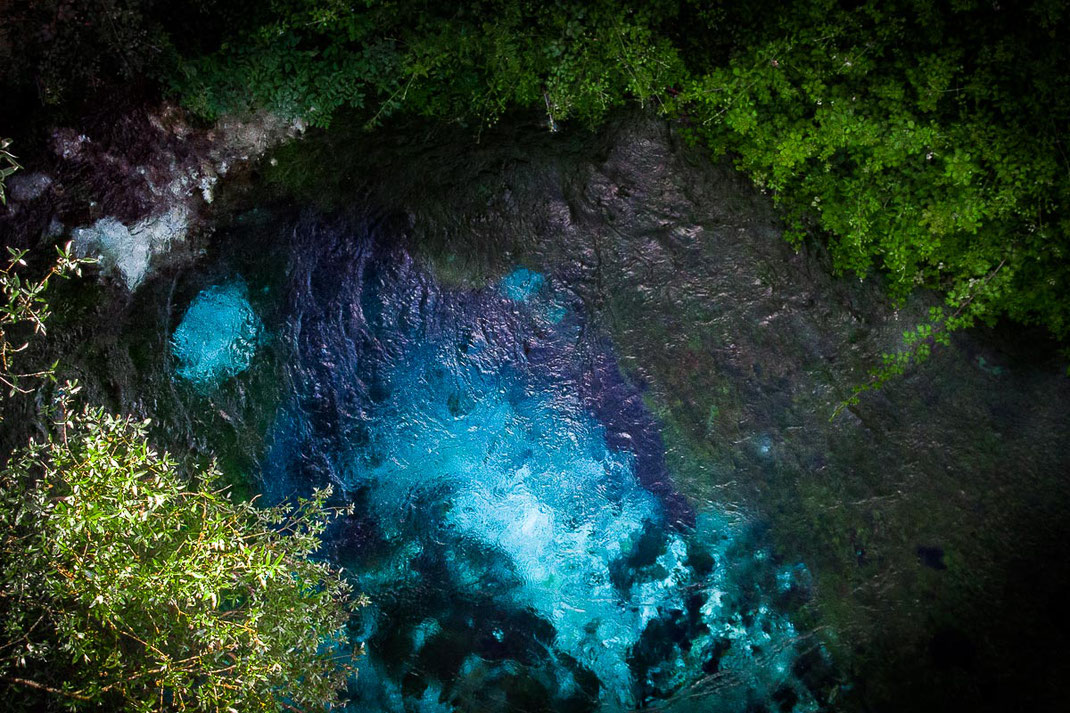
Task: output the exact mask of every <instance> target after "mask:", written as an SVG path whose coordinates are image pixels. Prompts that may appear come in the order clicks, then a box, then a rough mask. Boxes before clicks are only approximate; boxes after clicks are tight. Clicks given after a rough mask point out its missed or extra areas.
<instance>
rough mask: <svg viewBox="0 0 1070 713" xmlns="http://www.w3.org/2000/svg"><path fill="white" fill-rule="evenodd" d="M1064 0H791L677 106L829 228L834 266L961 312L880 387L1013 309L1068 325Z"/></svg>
mask: <svg viewBox="0 0 1070 713" xmlns="http://www.w3.org/2000/svg"><path fill="white" fill-rule="evenodd" d="M1064 13H1065V11H1064V9H1063V7H1062V5H1061V4H1053V3H1047V2H1034V3H1031V4H1030V5H1029V6H1027V7H1019V8H1017V9H1016V10H1015V11H1014V12H1013V13H1012V12H1011V11H1010V10H1009V9H1008V10H1000V9H999V6H998V5H993V4H992V3H980V2H961V3H955V4H952V5H950V6H949V5H947V4H945V3H938V2H931V1H929V0H900V1H899V2H875V1H871V2H866V3H861V4H858V3H839V2H832V1H829V0H826V1H825V2H821V3H792V4H791V5H789V6H786V7H783V8H781V10H780V11H779V12H776V13H771V14H770V16H769V19H770V22H769V23H768V24H767V25H764V26H760V27H758V26H756V27H752V28H750V29H749V32H748V33H747V35H746V39H745V41H744V42H743V44H742V45H741V46H740V47H739V48H738V51H737V53H736V54H735V56H733V57H732V58H731V59H730V60H729V61H728V62H725V63H723V64H722V65H721V66H717V67H715V68H713V69H712V70H710V71H708V72H705V73H703V74H701V75H698V76H696V77H695V78H694V79H692V80H691V81H690V82H689V83H688V84H687V86H686V87H685V89H684V91H683V92H682V93H681V94H680V96H679V97H678V98H677V101H676V107H677V110H678V111H681V112H686V113H687V114H689V115H691V116H692V117H693V119H694V123H693V129H692V135H693V136H695V137H697V138H700V139H701V140H703V141H705V142H706V143H707V144H708V145H709V146H711V147H712V148H714V149H715V151H716V152H718V153H726V154H728V155H730V156H732V157H733V158H734V160H735V162H736V165H737V166H739V167H740V168H741V169H743V170H744V171H746V172H747V173H749V174H750V175H751V176H752V177H753V179H754V181H755V182H756V183H757V184H758V185H759V186H761V187H762V188H763V189H764V190H766V191H768V192H769V193H771V194H772V196H773V197H774V199H775V200H776V201H777V202H778V203H779V204H780V205H781V206H782V207H783V208H784V209H785V212H786V217H787V220H788V223H789V228H790V230H789V237H790V238H791V239H792V240H794V241H795V242H799V241H801V240H802V239H803V237H804V236H805V235H807V234H812V233H813V232H815V231H814V229H815V228H816V229H817V232H819V233H820V234H822V235H825V236H827V237H828V245H829V248H830V251H831V254H832V257H833V261H834V265H835V267H836V268H837V269H838V270H840V271H841V272H853V273H855V274H857V275H859V276H866V275H868V274H871V273H872V272H874V271H878V270H879V272H880V273H881V274H882V275H883V276H884V279H885V281H886V284H887V286H888V289H889V291H890V293H891V295H892V297H893V298H894V299H896V300H902V299H903V298H905V297H906V296H907V295H908V294H909V293H910V292H911V291H912V290H914V289H915V288H916V287H918V286H926V287H933V288H936V289H939V290H941V291H942V292H943V293H944V295H945V296H946V303H947V306H946V308H944V309H938V310H934V311H933V313H932V315H931V323H930V324H928V325H922V326H921V327H920V328H918V329H913V330H911V331H910V332H908V333H907V334H906V335H905V343H904V348H903V350H902V351H901V352H900V353H898V354H893V355H888V357H886V360H885V361H886V363H885V365H884V366H883V367H882V369H879V370H878V371H877V372H876V373H875V380H876V381H878V382H879V381H882V380H883V378H884V377H886V376H888V375H891V374H894V373H901V371H902V369H903V368H905V366H907V365H909V363H912V362H913V361H916V360H918V359H922V358H925V356H927V355H928V353H929V348H930V347H931V346H932V345H933V344H935V343H940V342H943V341H946V339H947V334H948V332H950V331H953V330H955V329H961V328H963V327H967V326H970V325H972V324H974V323H976V322H977V321H978V320H980V321H985V322H991V321H992V320H994V319H996V318H998V317H1001V316H1007V317H1010V318H1012V319H1014V320H1017V321H1019V322H1022V323H1027V324H1039V325H1043V326H1045V327H1047V328H1048V329H1049V330H1050V331H1051V333H1052V334H1053V335H1054V336H1055V337H1057V338H1060V339H1061V338H1065V337H1067V336H1068V335H1070V300H1068V299H1067V295H1068V294H1070V261H1068V258H1070V212H1068V206H1067V205H1065V196H1066V195H1070V171H1068V164H1070V162H1068V156H1067V153H1066V151H1065V149H1064V148H1063V147H1062V144H1063V138H1062V137H1063V134H1064V133H1065V131H1066V128H1067V126H1068V125H1070V83H1068V81H1067V74H1066V71H1065V60H1066V59H1067V54H1068V53H1067V51H1066V47H1067V41H1068V39H1070V38H1068V37H1067V27H1066V19H1067V18H1066V17H1065V14H1064Z"/></svg>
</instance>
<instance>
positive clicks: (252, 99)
mask: <svg viewBox="0 0 1070 713" xmlns="http://www.w3.org/2000/svg"><path fill="white" fill-rule="evenodd" d="M671 5H672V3H639V4H637V6H638V7H637V8H631V7H628V6H626V5H622V4H620V3H615V2H610V1H608V0H600V1H598V2H590V3H576V2H565V1H561V0H559V1H558V2H549V3H535V2H525V1H522V0H484V1H478V0H477V1H472V2H467V3H462V4H458V5H441V4H438V3H424V2H401V3H398V2H379V1H377V0H367V2H364V3H362V4H352V3H340V2H336V1H335V0H273V1H272V2H271V3H270V7H271V13H270V18H271V19H270V21H269V22H266V23H264V24H263V25H261V26H259V27H257V28H256V29H254V30H251V31H248V32H246V33H244V34H243V35H241V36H240V37H236V38H234V39H233V41H231V42H228V43H226V44H225V45H223V46H222V47H221V48H220V51H219V52H217V53H214V54H212V55H210V56H207V57H203V58H199V59H196V60H194V61H191V62H189V63H187V64H186V67H185V75H184V77H183V78H182V79H181V80H180V81H178V82H177V83H176V87H177V88H178V89H179V90H180V92H181V93H182V95H183V96H184V98H185V101H186V102H187V104H188V105H189V106H191V107H192V108H193V109H194V110H196V111H198V112H199V113H201V114H202V115H204V116H206V117H209V118H210V117H214V116H216V115H218V114H219V113H222V112H226V111H234V110H242V109H248V108H250V107H252V106H257V107H268V108H271V109H272V110H274V111H278V112H282V113H284V114H288V115H291V116H300V117H302V118H304V119H306V120H308V121H309V122H311V123H312V124H319V125H326V124H327V123H328V122H329V120H330V118H331V116H332V114H333V113H334V112H335V111H336V110H337V109H339V108H341V107H349V108H357V109H360V108H364V109H365V110H366V112H367V118H368V120H369V123H372V124H374V123H376V122H378V121H380V120H382V119H383V118H384V117H386V116H389V115H390V114H392V113H394V112H396V111H398V110H405V111H408V112H411V113H418V114H424V115H427V116H433V117H437V118H440V119H445V120H448V121H460V122H464V123H475V124H477V125H483V124H486V123H489V122H493V121H494V120H495V119H497V118H498V117H499V116H501V114H502V113H503V112H504V111H506V110H507V109H509V108H516V107H524V108H532V107H536V108H545V110H546V112H547V114H548V120H549V121H550V123H551V125H553V124H554V123H555V122H557V121H561V120H564V119H568V118H571V117H576V118H579V119H581V120H583V121H586V122H594V121H597V120H598V119H600V118H601V117H603V116H604V115H605V113H606V112H607V111H608V110H609V109H611V108H613V107H616V106H620V105H622V104H623V103H624V102H625V101H626V100H627V99H628V98H629V97H635V98H637V99H638V100H639V101H640V102H642V101H644V100H646V99H647V98H651V97H654V98H657V97H658V96H659V95H660V94H661V93H663V91H664V89H665V88H666V87H667V86H669V85H670V84H672V83H673V82H674V81H676V80H677V79H678V78H679V77H680V76H681V75H682V71H683V65H682V63H681V61H680V60H679V58H678V57H677V55H676V52H675V50H674V49H673V47H672V46H671V44H670V43H669V42H667V41H666V40H665V39H664V38H662V37H659V36H658V35H657V34H656V33H655V32H654V31H653V30H652V29H651V27H650V23H651V21H652V19H653V18H654V17H656V16H658V15H660V14H662V13H663V11H664V10H666V8H670V7H671Z"/></svg>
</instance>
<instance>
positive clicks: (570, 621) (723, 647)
mask: <svg viewBox="0 0 1070 713" xmlns="http://www.w3.org/2000/svg"><path fill="white" fill-rule="evenodd" d="M374 233H375V231H374V230H369V229H361V230H353V229H340V228H337V227H334V228H329V227H324V226H317V225H312V224H306V225H303V226H302V227H301V228H300V229H299V230H298V231H297V232H296V236H297V238H296V239H297V240H298V241H299V244H298V245H297V246H295V249H294V252H293V255H294V264H293V265H292V266H291V270H290V275H291V283H290V285H289V287H288V291H289V298H288V308H289V311H290V316H289V321H288V323H287V324H286V325H285V326H284V327H282V328H281V331H282V333H283V334H284V335H285V338H284V340H283V341H284V342H285V343H286V344H287V345H288V348H290V349H292V358H291V364H290V376H291V382H292V393H291V394H290V395H289V397H288V399H287V400H286V402H285V405H284V406H283V407H282V409H281V410H280V413H279V415H278V418H277V422H276V424H275V427H274V430H273V433H272V434H270V443H271V444H272V445H271V448H270V450H269V452H268V454H267V456H266V457H265V459H264V462H263V470H262V478H263V487H264V490H265V491H266V493H267V495H268V497H269V498H270V499H274V500H282V499H285V498H288V497H291V496H293V495H294V494H298V493H302V492H305V491H307V490H308V489H309V488H311V487H312V486H313V485H319V484H324V483H326V482H333V483H334V484H336V485H337V486H339V487H340V490H341V492H342V493H343V497H345V498H346V499H349V500H352V501H354V502H355V503H356V504H357V506H358V507H357V514H356V515H354V516H353V517H351V518H348V519H346V520H344V521H343V522H341V523H339V524H337V526H336V527H335V528H334V529H333V530H332V531H331V532H330V533H329V541H328V551H329V553H330V556H331V557H333V558H334V559H335V561H336V562H338V563H339V564H341V565H343V566H344V567H345V568H346V569H347V571H348V572H349V573H350V574H351V575H352V576H353V577H354V578H355V580H356V583H357V586H358V588H359V589H360V590H361V591H363V592H364V593H366V594H367V595H369V597H370V598H371V600H372V602H373V604H372V605H371V606H369V607H367V608H365V609H364V610H363V611H362V613H361V615H360V621H359V622H358V623H357V624H356V625H355V626H356V630H355V633H356V635H357V637H358V638H359V639H360V640H361V641H363V642H364V643H365V646H366V653H365V654H364V655H363V656H362V660H361V662H360V674H359V676H358V677H357V679H356V680H355V682H354V683H353V685H352V690H351V691H350V695H351V699H352V703H351V707H352V709H353V710H359V711H428V712H430V711H494V710H503V711H504V710H561V711H583V710H600V711H619V710H633V709H635V708H637V707H650V708H659V709H662V708H664V709H671V710H680V711H690V710H695V711H719V710H724V711H741V710H744V709H747V708H748V707H749V706H765V707H766V709H768V710H781V711H793V710H794V711H809V710H816V709H817V708H818V703H817V699H816V698H815V695H816V694H815V691H817V690H819V689H820V688H821V686H822V685H824V683H825V679H823V678H822V676H823V675H824V674H823V673H822V672H823V671H825V669H827V663H826V661H825V656H824V654H823V651H822V650H821V648H820V646H819V645H818V644H817V643H816V642H815V641H813V640H812V638H811V637H808V636H805V635H802V634H801V633H800V632H799V631H797V630H796V628H795V626H794V625H793V623H792V621H791V618H790V615H789V613H790V611H791V609H792V607H793V606H795V605H797V603H798V602H799V601H801V600H804V599H805V597H806V592H807V590H808V587H809V582H808V573H807V572H806V569H805V567H804V566H802V565H801V564H798V563H776V562H773V561H772V558H770V557H769V556H767V554H766V552H765V550H764V549H762V546H763V545H762V540H761V532H760V528H758V527H756V526H755V525H754V524H753V523H751V522H749V521H748V520H747V519H745V518H743V517H741V516H739V515H736V514H730V513H728V512H726V511H723V510H720V509H718V508H717V507H716V506H715V505H708V506H704V507H702V508H700V509H698V510H697V511H696V509H695V508H694V507H692V505H691V504H690V503H689V502H688V501H687V500H686V499H685V498H684V497H683V496H682V495H681V494H680V493H678V492H677V491H676V490H675V488H674V487H673V485H672V482H671V478H670V477H669V473H668V471H667V469H666V466H665V461H664V445H663V443H662V441H661V437H660V434H659V432H658V428H657V424H656V423H655V422H654V420H653V418H652V417H651V416H650V414H649V413H648V412H647V410H646V408H645V406H644V405H643V401H642V391H641V388H640V386H638V385H636V384H633V383H631V382H630V381H629V380H628V379H627V378H625V377H624V376H623V375H622V374H621V372H620V370H619V368H618V367H617V364H616V359H615V356H614V353H613V349H612V345H610V344H609V343H608V342H607V341H606V340H604V339H603V338H601V337H599V336H598V334H597V330H596V329H593V328H592V327H591V325H590V324H587V323H586V321H585V318H584V315H583V314H582V311H581V308H580V304H579V303H578V301H576V302H572V303H569V302H568V300H567V298H565V297H563V295H567V294H568V291H567V290H564V289H561V286H559V285H555V284H554V282H553V280H551V279H550V278H548V277H547V276H545V275H541V274H539V273H535V272H532V271H531V270H528V269H524V268H519V269H517V270H516V271H515V272H513V273H511V274H510V275H508V276H507V277H506V278H504V279H503V280H502V281H500V282H499V283H497V284H496V285H493V286H491V287H490V288H487V289H482V290H450V289H445V288H443V287H441V286H439V285H437V284H436V283H435V281H434V279H433V278H432V277H431V275H430V274H429V273H428V272H427V271H426V270H424V269H422V268H421V267H420V266H419V265H418V264H417V263H416V262H415V261H414V260H413V259H412V258H411V257H410V256H409V255H408V254H407V253H406V252H405V251H403V250H402V249H400V248H398V247H396V246H391V245H390V243H389V241H386V240H384V239H382V238H379V237H377V236H376V235H375V234H374ZM228 290H230V288H228V287H227V286H224V287H221V288H218V289H217V290H214V291H213V290H209V291H206V292H205V293H202V295H201V296H198V299H197V301H195V303H194V306H193V307H191V308H190V312H189V313H187V318H186V320H185V321H184V322H183V325H185V323H186V321H189V320H190V319H191V318H192V317H191V315H193V317H196V318H197V319H198V320H206V318H207V314H205V315H204V316H202V310H207V306H212V307H214V308H215V312H216V313H218V312H223V313H225V314H230V316H229V317H222V318H219V317H217V319H219V320H220V321H218V322H217V323H216V324H217V328H216V329H204V330H199V331H195V330H193V329H192V328H190V329H187V331H185V332H183V334H184V335H186V336H184V337H183V341H182V342H179V339H178V333H177V332H176V353H177V348H178V345H179V344H182V345H185V348H190V349H191V348H192V346H191V345H193V344H194V342H195V337H196V336H197V335H200V336H201V338H202V339H203V342H202V344H203V345H204V346H203V348H204V351H205V355H204V357H203V359H196V358H187V360H186V362H184V363H189V364H203V365H204V366H202V367H201V370H200V371H195V372H194V373H211V374H220V373H233V366H229V367H226V368H219V367H210V366H208V365H214V364H216V363H217V359H218V356H217V355H218V354H219V353H220V352H225V353H231V352H233V351H234V350H233V349H231V348H229V347H228V348H222V349H221V348H220V341H219V340H220V337H219V336H218V335H219V333H229V334H238V335H239V336H238V337H237V338H236V339H237V340H239V341H240V340H244V339H246V337H245V336H243V335H246V334H247V331H245V328H244V327H242V326H241V325H246V324H248V323H249V320H248V318H247V315H246V313H245V311H244V308H243V307H237V305H238V301H234V302H233V303H231V302H228V300H232V299H233V297H234V295H235V293H234V292H233V291H228ZM239 292H240V291H239ZM224 295H230V297H224ZM230 304H233V305H234V307H227V305H230ZM244 304H245V305H247V302H246V303H244ZM198 305H205V307H198ZM195 309H196V310H197V311H195ZM228 310H236V311H231V312H228ZM207 321H210V320H207ZM198 323H201V322H198ZM218 325H222V327H218ZM235 327H237V328H236V329H235ZM180 329H181V327H180ZM228 329H229V332H228ZM224 341H225V340H224ZM239 352H240V350H239ZM244 363H245V364H247V363H248V362H247V360H246V361H245V362H244ZM185 368H187V370H188V369H190V368H191V367H185ZM187 378H189V377H187Z"/></svg>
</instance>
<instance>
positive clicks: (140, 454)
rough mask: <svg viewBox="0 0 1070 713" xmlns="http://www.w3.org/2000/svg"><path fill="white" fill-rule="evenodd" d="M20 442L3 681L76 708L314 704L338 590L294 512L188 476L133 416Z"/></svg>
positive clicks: (7, 529)
mask: <svg viewBox="0 0 1070 713" xmlns="http://www.w3.org/2000/svg"><path fill="white" fill-rule="evenodd" d="M69 407H70V402H69V400H64V401H63V402H62V403H61V408H60V413H61V416H60V418H59V420H58V423H57V426H58V430H59V433H60V435H59V436H58V437H56V438H51V439H49V440H47V441H45V442H41V443H32V444H31V445H30V446H29V447H28V448H27V449H25V450H23V451H22V452H20V453H17V454H16V455H15V456H14V457H13V458H12V460H11V463H10V465H9V467H8V469H7V470H6V471H5V472H4V474H3V476H2V484H3V489H2V491H0V492H2V495H0V531H2V532H3V546H2V549H0V611H2V612H4V615H3V617H2V627H3V628H2V629H0V678H2V679H4V680H6V681H7V682H8V683H10V684H14V685H15V686H16V687H17V686H20V685H21V686H23V687H32V688H34V689H36V690H44V691H49V692H51V693H54V694H56V695H58V696H61V697H62V698H63V700H64V701H65V702H66V703H67V704H69V706H70V707H72V708H78V707H82V706H93V705H98V704H107V705H109V706H119V707H122V708H124V709H129V710H141V711H151V710H161V709H174V710H198V711H219V710H234V711H254V710H255V711H263V710H282V709H283V708H290V707H291V706H296V707H298V708H320V707H322V706H323V705H325V704H326V703H327V702H329V701H331V700H332V699H334V697H335V696H336V694H337V691H338V690H339V689H340V687H342V686H343V684H344V682H345V679H346V677H347V675H349V673H350V671H351V664H350V659H351V656H352V652H351V651H350V649H349V647H348V644H347V638H346V633H345V628H344V627H345V625H346V622H347V620H348V616H349V607H350V604H349V601H350V591H349V587H348V585H347V584H346V583H345V582H343V581H342V580H341V579H339V577H338V576H337V574H336V573H335V572H334V571H333V570H332V569H331V568H330V567H329V566H328V565H326V564H325V563H322V562H317V561H314V560H313V559H311V557H312V555H314V554H315V552H316V551H317V549H318V548H319V545H320V535H321V534H322V532H323V530H324V527H325V524H326V520H327V511H326V510H325V507H324V505H325V501H326V498H327V497H328V495H329V492H317V493H316V495H315V496H314V497H313V498H312V499H311V500H309V501H302V502H301V503H300V505H298V506H297V507H286V506H280V507H275V508H267V509H261V508H258V507H256V506H255V505H254V504H252V503H248V502H246V503H235V502H232V501H231V500H230V499H229V497H228V496H227V494H226V493H225V492H223V491H221V490H220V489H218V488H217V484H218V480H219V477H220V476H219V473H218V472H217V471H216V470H215V469H214V468H210V469H208V470H207V471H206V472H204V473H199V474H197V477H196V481H195V482H194V483H191V482H190V481H189V479H188V478H187V477H186V476H185V474H183V473H181V472H180V471H179V468H178V466H177V465H176V463H175V461H174V460H173V459H171V458H170V457H169V456H168V455H167V454H162V455H161V454H158V453H156V452H155V451H153V450H152V448H151V447H150V446H149V444H148V442H147V440H146V433H145V427H146V424H145V423H135V422H133V421H131V420H129V419H125V418H119V417H115V416H110V415H108V414H106V413H104V412H103V411H102V410H98V409H88V408H87V409H85V410H84V411H82V412H81V413H78V414H69V415H68V414H67V411H68V409H69Z"/></svg>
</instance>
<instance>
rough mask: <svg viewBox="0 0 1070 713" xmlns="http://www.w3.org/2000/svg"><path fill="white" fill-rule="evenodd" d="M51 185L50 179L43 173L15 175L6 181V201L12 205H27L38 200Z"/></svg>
mask: <svg viewBox="0 0 1070 713" xmlns="http://www.w3.org/2000/svg"><path fill="white" fill-rule="evenodd" d="M51 185H52V177H51V176H49V175H47V174H44V173H16V174H15V175H14V176H12V177H11V178H9V179H7V193H8V199H9V200H10V201H12V202H14V203H28V202H30V201H32V200H35V199H36V198H38V197H39V196H40V195H41V194H42V193H44V192H45V191H47V190H48V188H49V186H51Z"/></svg>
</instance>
